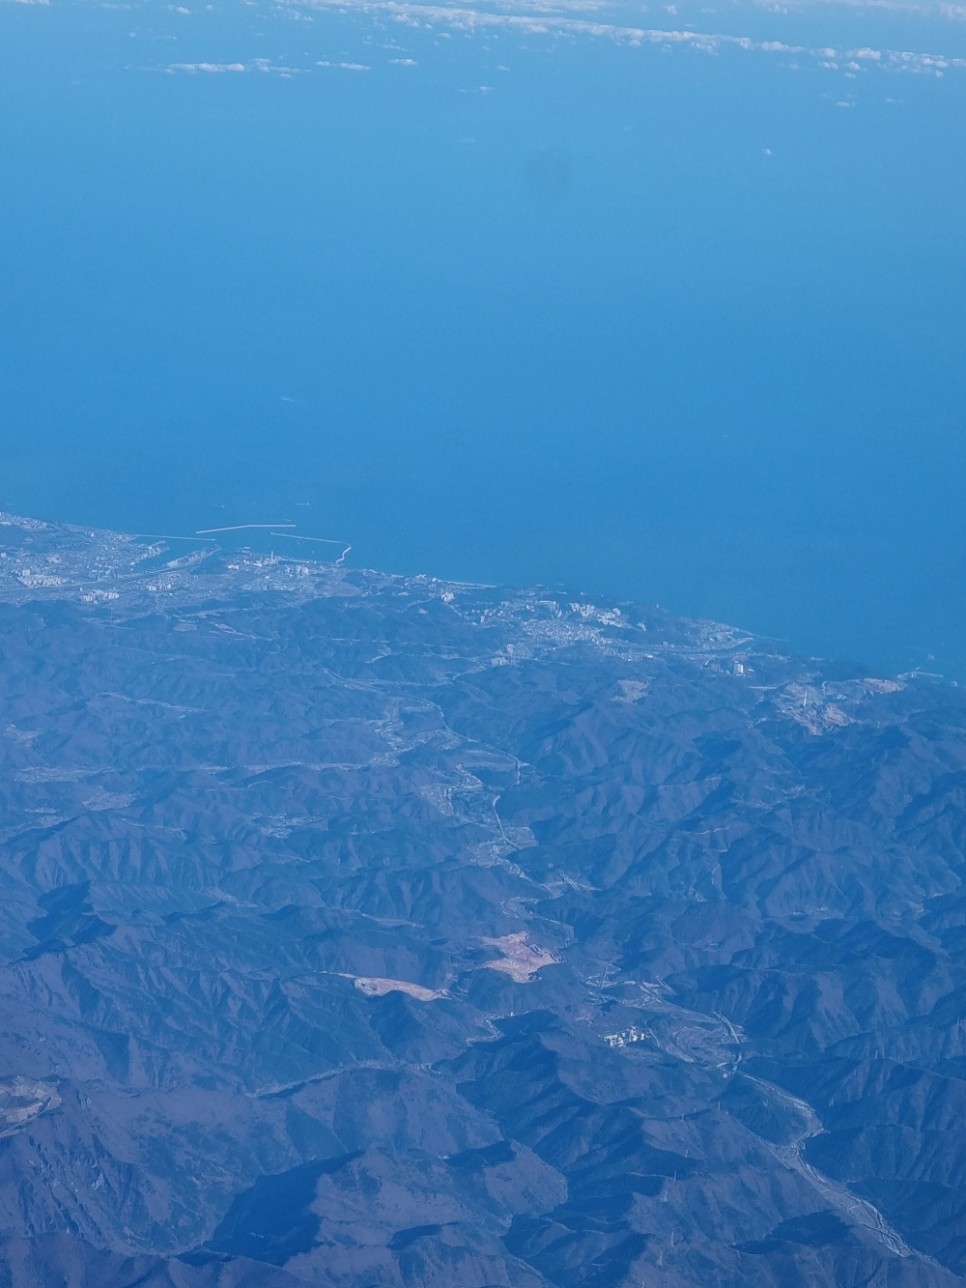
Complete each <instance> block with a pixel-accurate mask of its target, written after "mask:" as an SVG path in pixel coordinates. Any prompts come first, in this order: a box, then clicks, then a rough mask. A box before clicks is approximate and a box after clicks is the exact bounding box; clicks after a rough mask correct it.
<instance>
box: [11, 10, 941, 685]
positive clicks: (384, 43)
mask: <svg viewBox="0 0 966 1288" xmlns="http://www.w3.org/2000/svg"><path fill="white" fill-rule="evenodd" d="M414 11H415V7H414V6H406V5H400V6H395V7H393V6H388V5H386V6H383V7H382V8H380V7H378V6H375V7H371V8H367V7H360V8H359V9H358V10H354V9H352V7H351V6H350V7H347V8H342V9H337V8H334V7H333V8H320V9H298V8H295V7H294V6H290V7H288V8H286V7H284V6H283V7H278V6H276V7H274V8H270V7H267V6H266V7H265V8H264V9H262V8H259V7H258V6H251V7H241V8H238V9H234V8H226V9H223V10H218V9H212V8H211V7H210V6H209V7H207V8H205V7H199V8H198V10H197V11H192V12H191V13H189V12H187V10H185V11H183V12H181V11H179V10H177V9H173V8H172V7H171V6H156V7H154V6H149V5H143V6H135V7H134V9H112V8H106V7H95V6H91V5H86V4H75V5H66V4H65V5H58V4H56V3H54V4H51V5H49V6H41V5H11V4H0V70H2V85H0V176H2V179H0V281H2V293H3V294H2V299H3V308H2V312H0V363H2V373H3V402H2V424H0V508H3V509H6V510H11V511H15V512H18V513H28V514H33V515H37V516H40V517H44V518H49V519H54V520H58V521H66V522H73V523H80V524H85V525H97V526H105V527H117V528H121V529H125V530H133V531H142V532H152V533H154V532H156V533H170V534H181V535H190V534H193V533H195V532H196V531H197V530H199V529H208V528H215V527H231V526H234V525H236V524H262V523H267V524H279V523H283V522H288V523H295V524H297V527H296V528H295V529H289V531H290V532H293V533H295V534H296V535H299V536H306V537H316V538H319V537H320V538H332V539H338V540H340V541H345V542H351V544H352V552H351V554H350V556H349V561H350V562H354V563H357V564H361V565H365V566H369V567H378V568H382V569H385V570H387V571H399V572H408V573H415V572H427V573H431V574H434V575H437V576H439V577H444V578H454V579H459V580H467V581H485V582H508V583H512V584H515V585H520V584H530V583H537V582H539V583H548V584H551V585H564V586H567V587H572V588H573V589H574V590H575V591H577V590H579V591H585V592H589V593H591V594H599V595H601V596H617V597H619V598H626V599H636V600H640V601H644V602H658V603H660V604H662V605H663V606H664V607H666V608H669V609H671V610H673V611H675V612H678V613H682V614H685V615H688V616H695V617H714V618H718V619H721V620H725V621H728V622H732V623H735V624H738V625H741V626H743V627H746V628H748V629H750V630H754V631H756V632H760V633H763V634H766V635H770V636H775V637H778V638H780V639H781V640H783V641H785V643H786V645H787V646H788V647H790V648H793V649H795V650H796V651H800V652H816V653H820V654H823V655H825V656H833V657H836V658H841V659H842V660H844V661H849V662H856V663H860V664H862V665H864V666H867V667H868V668H870V669H878V670H882V671H899V670H906V669H909V668H914V667H915V668H921V669H923V670H925V671H928V672H934V673H938V674H942V675H945V676H947V677H950V678H958V679H960V680H962V679H966V594H964V576H966V505H964V504H963V495H964V484H966V401H964V393H966V388H964V386H966V361H964V354H966V237H964V229H966V167H964V165H963V156H964V134H966V67H961V66H959V64H958V62H957V60H961V59H962V58H963V56H964V55H966V22H962V21H956V20H954V19H952V18H949V17H942V16H941V15H939V14H938V13H936V14H930V13H928V12H925V13H924V12H922V11H915V10H913V9H912V8H908V9H902V8H899V7H897V8H896V9H894V10H891V9H888V8H882V9H881V10H878V9H877V10H873V9H872V8H871V7H870V8H869V9H867V10H866V9H862V8H861V7H856V6H852V7H847V6H841V7H836V6H833V5H823V6H816V7H815V8H812V9H805V10H802V11H800V12H799V13H797V14H796V13H794V12H793V13H791V14H790V15H788V16H787V17H786V18H785V19H783V20H782V21H783V24H784V25H783V26H782V28H781V32H780V34H779V38H780V40H781V41H782V42H784V45H785V46H786V49H785V50H784V52H774V51H773V50H770V49H767V48H759V47H758V45H760V44H761V43H762V42H767V41H769V40H770V39H772V38H773V37H774V31H773V27H774V23H775V22H776V21H777V19H774V18H773V17H771V16H770V15H769V13H768V12H767V11H766V10H765V9H763V8H762V9H754V8H747V9H745V10H742V11H738V10H737V9H725V10H722V11H721V12H720V13H718V14H714V13H711V12H709V11H705V10H694V11H693V14H692V15H691V17H690V18H689V17H688V15H687V14H684V15H683V16H682V15H681V14H675V13H674V6H673V5H671V6H666V8H665V9H662V10H660V11H654V12H652V13H649V14H645V13H644V11H643V10H640V9H639V10H638V11H637V13H636V15H629V14H628V12H626V11H625V12H617V11H615V10H608V11H607V21H608V22H613V23H624V24H625V25H626V24H627V23H629V22H631V20H632V19H633V21H634V22H636V23H646V25H647V26H648V27H649V28H650V27H654V26H659V27H662V28H665V27H671V26H674V25H677V26H680V27H681V28H682V30H685V31H686V32H691V33H693V32H694V31H696V30H699V29H701V24H705V25H707V24H709V23H711V24H716V25H715V26H713V27H707V30H709V31H713V32H714V33H715V34H716V36H719V37H720V36H724V37H727V36H729V35H731V36H734V35H739V36H741V35H748V37H749V39H750V40H752V41H753V42H757V43H756V45H755V47H754V48H746V47H744V46H743V45H742V44H740V43H737V42H735V41H733V40H732V41H729V40H728V39H719V40H717V42H716V43H715V42H712V44H711V45H709V46H708V47H704V46H702V45H701V43H700V42H699V41H696V40H694V39H692V38H691V37H690V36H689V37H688V38H687V39H683V38H682V39H681V40H678V41H677V42H676V43H675V41H663V42H662V41H653V42H652V41H649V40H644V41H638V42H634V41H628V40H617V39H613V38H611V37H610V36H608V35H607V34H606V33H604V34H600V33H599V32H595V31H594V30H591V29H590V28H591V27H592V26H593V23H594V22H597V21H598V19H597V18H593V19H592V18H591V17H588V16H587V15H584V18H583V19H581V21H582V22H583V23H584V24H585V25H584V26H580V25H577V26H573V25H570V26H568V25H567V24H566V22H564V23H563V24H562V25H560V26H559V27H558V28H552V29H551V30H549V32H548V31H547V30H541V29H540V23H539V21H538V20H536V19H534V20H533V21H532V22H522V21H521V22H517V23H516V25H514V23H510V22H507V21H503V20H502V18H501V15H504V14H505V10H503V9H499V8H497V7H491V9H489V10H487V11H485V12H484V14H483V17H482V18H480V17H477V19H476V20H475V21H474V22H469V21H463V22H458V21H455V20H452V19H446V20H437V19H436V18H434V17H433V14H434V13H435V12H436V11H427V13H428V14H429V16H428V17H427V18H426V19H425V20H422V19H420V17H419V15H418V14H416V16H413V14H414ZM400 15H402V17H403V18H405V21H402V20H400ZM642 15H643V16H642ZM601 21H602V20H601ZM696 24H697V25H696ZM585 28H586V29H585ZM870 42H872V43H873V44H874V45H875V49H876V51H880V56H879V58H878V59H876V58H874V57H873V56H872V54H871V53H870V54H868V55H863V56H862V57H861V58H859V59H858V60H856V59H854V58H853V59H852V60H851V61H852V62H853V63H855V66H854V67H853V66H850V59H849V58H848V57H845V58H843V57H842V56H840V54H839V53H833V52H828V53H827V54H825V55H822V54H816V53H815V52H814V51H815V50H822V49H823V48H824V47H825V46H833V45H834V47H835V50H836V51H838V50H842V49H845V50H850V49H851V50H854V49H857V48H860V47H861V48H865V47H866V46H867V45H869V43H870ZM712 46H713V47H712ZM796 50H804V51H805V52H804V53H803V52H796ZM882 50H885V51H907V50H908V51H912V52H913V53H915V54H916V55H917V56H918V55H920V54H922V52H923V51H927V52H928V51H932V54H934V55H936V57H937V58H938V57H939V55H942V60H941V61H940V62H933V63H930V62H928V61H927V62H925V63H923V62H922V61H921V60H920V62H919V63H915V62H911V63H910V68H909V69H908V70H903V69H902V67H901V65H900V64H899V63H897V62H896V60H895V59H893V60H892V63H891V64H889V65H888V66H887V65H885V64H888V63H889V60H888V59H885V60H884V59H883V57H882V55H881V51H882ZM910 57H911V55H910ZM900 61H901V60H900ZM273 540H276V541H277V548H278V550H279V552H280V553H281V552H285V553H288V552H289V550H291V552H292V553H295V551H296V550H298V551H299V553H304V551H305V550H306V549H309V548H311V549H313V550H315V549H317V550H320V551H322V552H323V553H324V552H325V550H326V549H327V548H326V547H307V546H299V545H297V544H296V543H295V542H293V541H292V539H291V537H282V538H277V539H273ZM333 549H335V547H333Z"/></svg>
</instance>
